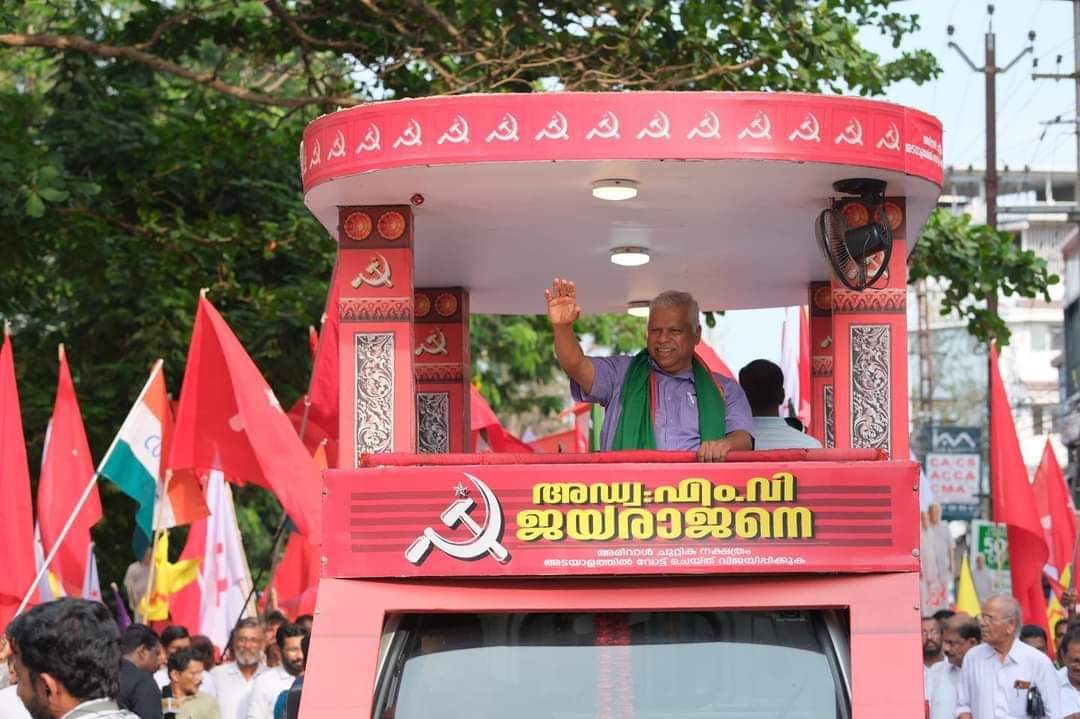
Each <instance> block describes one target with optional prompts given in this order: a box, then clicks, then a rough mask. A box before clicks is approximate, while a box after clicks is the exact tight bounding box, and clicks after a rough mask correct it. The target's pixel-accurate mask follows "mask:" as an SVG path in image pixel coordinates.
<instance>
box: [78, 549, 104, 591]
mask: <svg viewBox="0 0 1080 719" xmlns="http://www.w3.org/2000/svg"><path fill="white" fill-rule="evenodd" d="M86 551H87V556H86V576H84V577H83V590H82V598H83V599H93V600H94V601H95V602H100V601H101V579H100V578H99V577H98V568H97V555H96V554H94V543H93V542H90V546H89V547H87V550H86Z"/></svg>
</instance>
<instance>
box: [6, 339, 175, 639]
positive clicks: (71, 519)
mask: <svg viewBox="0 0 1080 719" xmlns="http://www.w3.org/2000/svg"><path fill="white" fill-rule="evenodd" d="M57 354H58V355H59V358H60V359H61V360H63V359H64V345H63V343H61V344H60V345H59V347H58V348H57ZM163 364H164V360H161V359H159V360H157V362H155V363H154V367H153V369H151V370H150V378H149V379H148V380H146V384H145V385H143V388H142V391H140V392H139V396H138V397H137V398H136V399H135V404H138V403H139V402H142V399H143V397H144V396H146V392H147V390H149V389H150V383H151V382H153V381H154V374H155V373H156V372H160V371H161V367H162V365H163ZM118 441H120V433H119V432H117V433H116V436H115V437H113V441H112V444H110V445H109V449H107V450H106V451H105V454H104V455H102V457H101V463H100V464H98V468H97V471H96V472H94V473H93V474H92V475H91V476H90V481H89V482H87V483H86V486H85V487H84V488H83V491H82V494H80V495H79V500H78V501H77V502H76V503H75V508H74V509H73V510H72V511H71V514H70V515H69V516H68V518H67V521H66V522H65V523H64V526H63V527H62V528H61V529H60V534H59V536H57V538H56V541H55V542H53V546H52V549H50V550H49V554H48V556H46V557H45V561H44V562H42V563H41V567H40V568H39V569H38V573H37V576H35V577H34V581H33V582H31V583H30V586H29V587H28V588H27V590H26V594H24V595H23V598H22V601H21V602H19V608H18V609H16V610H15V614H14V615H13V616H12V618H13V619H14V618H15V617H17V616H19V615H20V614H22V613H23V610H25V609H26V605H27V604H29V603H30V597H32V596H34V592H35V591H36V590H37V587H38V585H39V584H40V583H41V579H42V577H44V576H45V573H46V572H47V571H49V567H50V566H51V565H52V563H53V560H54V559H56V555H57V553H58V552H59V551H60V545H61V544H63V543H64V540H65V539H66V538H67V535H68V532H70V531H71V527H72V526H74V524H75V519H76V518H77V517H78V516H79V512H81V511H82V508H83V505H85V504H86V500H87V499H89V498H90V491H91V490H92V489H93V488H94V486H95V485H96V484H97V478H98V477H99V476H100V475H101V470H102V469H103V468H104V467H105V460H106V459H108V457H109V455H110V454H112V451H113V450H114V449H115V448H116V443H117V442H118ZM151 566H152V565H151Z"/></svg>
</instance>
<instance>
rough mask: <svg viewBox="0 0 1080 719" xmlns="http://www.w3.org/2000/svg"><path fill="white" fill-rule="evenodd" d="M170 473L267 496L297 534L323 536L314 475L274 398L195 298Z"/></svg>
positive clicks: (318, 480) (213, 313) (214, 315)
mask: <svg viewBox="0 0 1080 719" xmlns="http://www.w3.org/2000/svg"><path fill="white" fill-rule="evenodd" d="M169 465H170V466H169V468H170V469H172V470H174V471H177V470H194V471H199V470H207V469H217V470H220V471H221V472H222V473H223V474H224V475H225V476H226V477H227V478H228V479H229V481H232V482H235V483H238V484H245V483H251V484H255V485H257V486H259V487H263V488H265V489H269V490H270V491H272V492H273V493H274V494H275V495H277V498H278V501H280V502H281V506H282V507H283V508H284V509H285V512H286V513H287V514H288V515H289V517H290V518H291V519H292V521H293V523H294V524H295V525H296V527H297V529H299V530H300V533H301V534H303V535H304V536H306V537H307V538H308V540H309V541H311V542H313V543H315V544H319V543H320V542H321V536H322V516H321V493H322V477H321V476H320V473H319V468H318V467H316V466H315V462H314V461H313V460H312V459H311V455H310V454H308V452H307V450H306V449H304V445H303V444H302V443H301V442H300V439H299V438H298V437H297V436H296V430H295V429H293V426H292V424H291V423H290V422H289V418H288V417H287V416H286V415H285V412H284V411H283V410H282V409H281V405H280V404H279V403H278V400H277V397H275V396H274V393H273V391H272V390H271V389H270V386H269V385H268V384H267V383H266V380H265V379H263V376H262V374H261V373H260V372H259V369H258V368H257V367H256V366H255V363H254V362H252V360H251V357H249V356H248V354H247V352H245V351H244V348H243V346H242V345H241V344H240V341H239V340H238V339H237V338H236V335H235V334H233V331H232V330H231V329H229V326H228V325H227V324H226V323H225V320H224V319H222V317H221V315H220V314H218V312H217V310H215V309H214V307H213V306H212V305H211V304H210V302H209V301H208V300H207V299H206V298H205V297H200V298H199V305H198V310H197V311H196V314H195V327H194V329H193V330H192V333H191V347H190V348H189V350H188V359H187V367H186V369H185V371H184V384H183V387H182V389H181V393H180V406H179V408H178V409H177V416H176V424H175V426H174V428H173V443H172V452H171V454H170V456H169Z"/></svg>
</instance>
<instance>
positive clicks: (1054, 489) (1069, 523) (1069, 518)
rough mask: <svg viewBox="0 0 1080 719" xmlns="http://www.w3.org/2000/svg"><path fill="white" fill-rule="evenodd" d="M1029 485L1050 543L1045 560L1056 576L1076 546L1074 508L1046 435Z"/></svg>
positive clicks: (1060, 574)
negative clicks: (1041, 454) (1047, 556)
mask: <svg viewBox="0 0 1080 719" xmlns="http://www.w3.org/2000/svg"><path fill="white" fill-rule="evenodd" d="M1032 488H1033V489H1034V491H1035V500H1036V502H1037V504H1038V507H1039V515H1040V519H1041V520H1042V526H1043V528H1044V530H1046V538H1047V546H1049V547H1050V559H1049V564H1051V565H1052V566H1053V567H1054V568H1056V569H1057V571H1058V573H1057V576H1058V578H1059V579H1060V578H1061V576H1062V575H1063V574H1064V572H1065V567H1066V566H1068V564H1069V563H1070V562H1071V561H1072V554H1073V547H1075V546H1076V508H1075V507H1074V506H1073V501H1072V497H1071V496H1069V488H1068V486H1067V485H1066V484H1065V473H1064V472H1062V471H1061V465H1059V464H1058V461H1057V457H1056V456H1054V448H1053V447H1051V446H1050V440H1049V439H1047V440H1046V447H1045V448H1044V449H1043V456H1042V461H1041V462H1040V463H1039V468H1038V469H1037V470H1035V482H1034V483H1033V485H1032Z"/></svg>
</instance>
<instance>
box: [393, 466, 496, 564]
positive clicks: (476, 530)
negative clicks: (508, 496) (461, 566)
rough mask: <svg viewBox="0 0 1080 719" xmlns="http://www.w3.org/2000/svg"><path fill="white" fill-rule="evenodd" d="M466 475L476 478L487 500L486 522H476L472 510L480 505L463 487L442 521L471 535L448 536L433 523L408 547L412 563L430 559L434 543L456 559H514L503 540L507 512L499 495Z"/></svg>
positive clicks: (447, 525) (485, 507)
mask: <svg viewBox="0 0 1080 719" xmlns="http://www.w3.org/2000/svg"><path fill="white" fill-rule="evenodd" d="M465 477H466V478H467V479H468V480H469V481H470V482H472V483H473V484H474V485H475V486H476V489H477V490H479V492H480V497H481V498H482V499H483V501H484V516H485V520H484V526H480V525H479V524H477V523H476V520H475V519H473V518H472V516H470V514H469V512H470V511H471V510H472V508H473V507H475V506H476V502H475V501H474V500H473V499H471V498H470V497H468V496H465V495H466V494H467V492H466V491H465V490H464V487H459V488H458V491H457V492H456V495H457V496H456V498H455V499H454V501H453V502H451V503H450V504H449V506H447V508H446V509H445V510H443V513H442V514H441V515H439V519H441V520H442V523H443V524H444V525H445V526H446V527H448V528H450V529H453V528H455V527H457V526H458V525H459V524H460V525H462V526H463V527H464V528H465V529H467V530H468V531H469V534H471V535H472V538H471V539H467V540H465V541H463V542H458V541H454V540H450V539H446V538H445V537H443V536H442V535H440V534H439V533H438V532H436V531H435V530H434V529H432V528H431V527H425V528H424V532H423V533H422V534H421V535H420V536H419V537H417V538H416V539H415V540H413V543H412V544H410V545H409V548H408V549H406V550H405V558H406V559H407V560H409V562H411V563H412V564H415V565H417V566H419V565H420V564H422V563H423V561H424V560H425V559H427V556H428V554H429V553H430V552H431V549H432V547H434V548H436V549H438V550H439V551H441V552H442V553H443V554H446V555H447V556H450V557H453V558H454V559H464V560H470V559H480V558H481V557H483V556H484V555H485V554H490V555H491V556H492V558H493V559H495V561H497V562H499V563H500V564H506V563H507V562H509V561H510V552H508V551H506V547H504V546H503V545H502V544H500V543H499V539H500V538H501V536H502V529H503V516H502V506H501V505H500V504H499V498H498V497H496V496H495V493H494V492H492V491H491V489H490V488H489V487H488V486H487V485H486V484H484V483H483V482H481V481H480V480H479V479H477V478H476V477H474V476H473V475H471V474H469V473H468V472H466V473H465Z"/></svg>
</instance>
